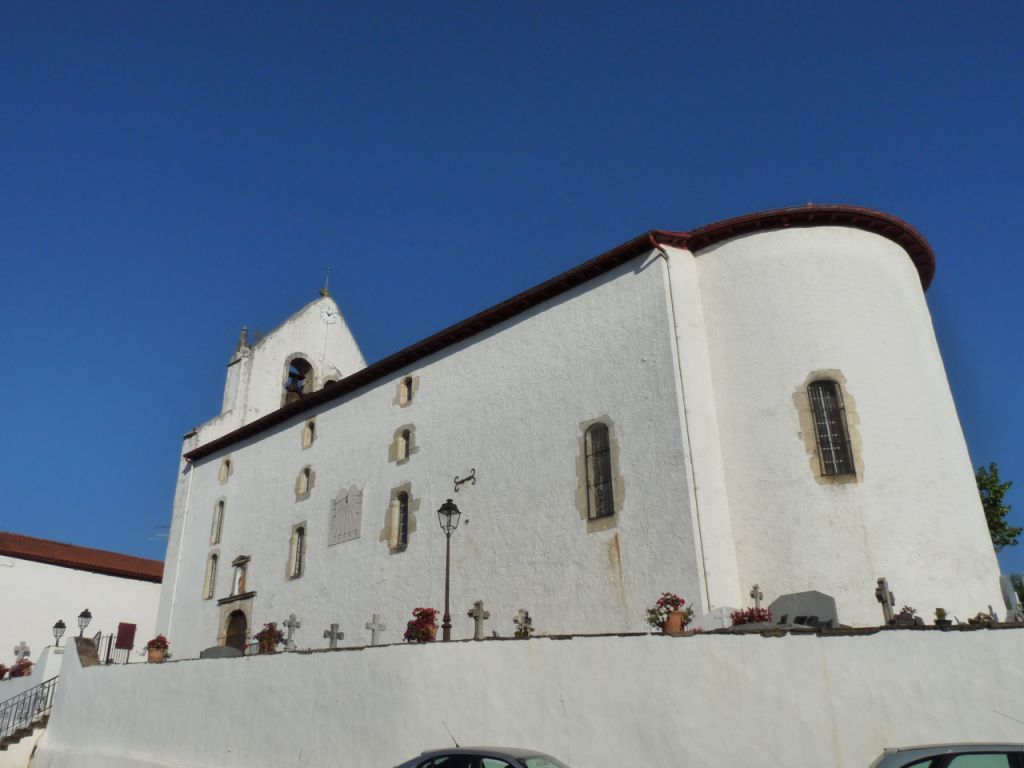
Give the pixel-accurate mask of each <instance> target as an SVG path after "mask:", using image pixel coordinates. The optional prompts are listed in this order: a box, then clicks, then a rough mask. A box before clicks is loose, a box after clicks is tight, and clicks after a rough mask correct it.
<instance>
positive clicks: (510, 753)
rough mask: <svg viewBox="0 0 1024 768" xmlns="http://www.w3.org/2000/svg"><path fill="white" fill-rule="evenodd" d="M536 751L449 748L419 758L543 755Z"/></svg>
mask: <svg viewBox="0 0 1024 768" xmlns="http://www.w3.org/2000/svg"><path fill="white" fill-rule="evenodd" d="M543 754H544V753H543V752H538V751H537V750H536V749H522V748H521V747H449V748H448V749H428V750H426V751H425V752H423V753H422V754H421V755H420V757H430V756H431V755H494V756H497V757H500V756H502V755H505V756H507V757H530V756H532V755H543Z"/></svg>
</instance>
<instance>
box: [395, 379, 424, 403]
mask: <svg viewBox="0 0 1024 768" xmlns="http://www.w3.org/2000/svg"><path fill="white" fill-rule="evenodd" d="M407 381H408V382H409V383H410V387H409V388H408V393H407V389H406V382H407ZM419 391H420V377H419V376H416V375H414V374H411V373H410V374H407V375H405V376H403V377H402V378H400V379H399V380H398V384H397V385H396V386H395V397H394V399H393V400H392V401H391V404H392V405H397V406H398V407H399V408H408V407H409V406H410V405H412V404H413V403H414V402H415V401H416V399H417V393H418V392H419Z"/></svg>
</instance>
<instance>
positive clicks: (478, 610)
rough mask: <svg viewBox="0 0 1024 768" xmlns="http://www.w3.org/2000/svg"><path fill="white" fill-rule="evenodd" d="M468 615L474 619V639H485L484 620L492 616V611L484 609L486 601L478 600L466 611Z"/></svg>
mask: <svg viewBox="0 0 1024 768" xmlns="http://www.w3.org/2000/svg"><path fill="white" fill-rule="evenodd" d="M466 615H467V616H469V618H471V619H472V620H473V639H474V640H483V639H484V621H485V620H487V619H489V618H491V613H490V611H485V610H484V601H483V600H477V601H476V602H475V603H473V608H472V609H471V610H469V611H467V612H466Z"/></svg>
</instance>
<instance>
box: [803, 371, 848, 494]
mask: <svg viewBox="0 0 1024 768" xmlns="http://www.w3.org/2000/svg"><path fill="white" fill-rule="evenodd" d="M807 397H808V399H809V400H810V401H811V412H812V414H813V416H814V436H815V440H816V441H817V444H818V461H819V462H820V464H821V474H822V475H825V476H832V475H853V474H856V471H855V470H854V466H853V453H852V451H851V450H850V431H849V429H848V427H847V424H846V410H845V408H844V407H843V393H842V390H841V389H840V387H839V383H838V382H836V381H833V380H832V379H818V380H816V381H812V382H811V383H810V384H808V385H807Z"/></svg>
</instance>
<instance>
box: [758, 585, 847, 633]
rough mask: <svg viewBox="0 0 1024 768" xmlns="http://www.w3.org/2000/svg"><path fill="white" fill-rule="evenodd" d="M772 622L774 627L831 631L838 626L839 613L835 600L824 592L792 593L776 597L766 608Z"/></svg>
mask: <svg viewBox="0 0 1024 768" xmlns="http://www.w3.org/2000/svg"><path fill="white" fill-rule="evenodd" d="M768 610H770V611H771V612H772V621H774V622H775V624H776V625H783V626H786V625H792V624H795V625H797V626H802V627H821V628H823V629H831V628H833V627H838V626H839V612H838V610H837V609H836V600H835V598H834V597H831V596H830V595H826V594H825V593H824V592H818V591H816V590H810V591H808V592H792V593H790V594H788V595H782V596H781V597H778V598H777V599H776V600H775V602H773V603H772V604H771V605H769V606H768Z"/></svg>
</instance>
